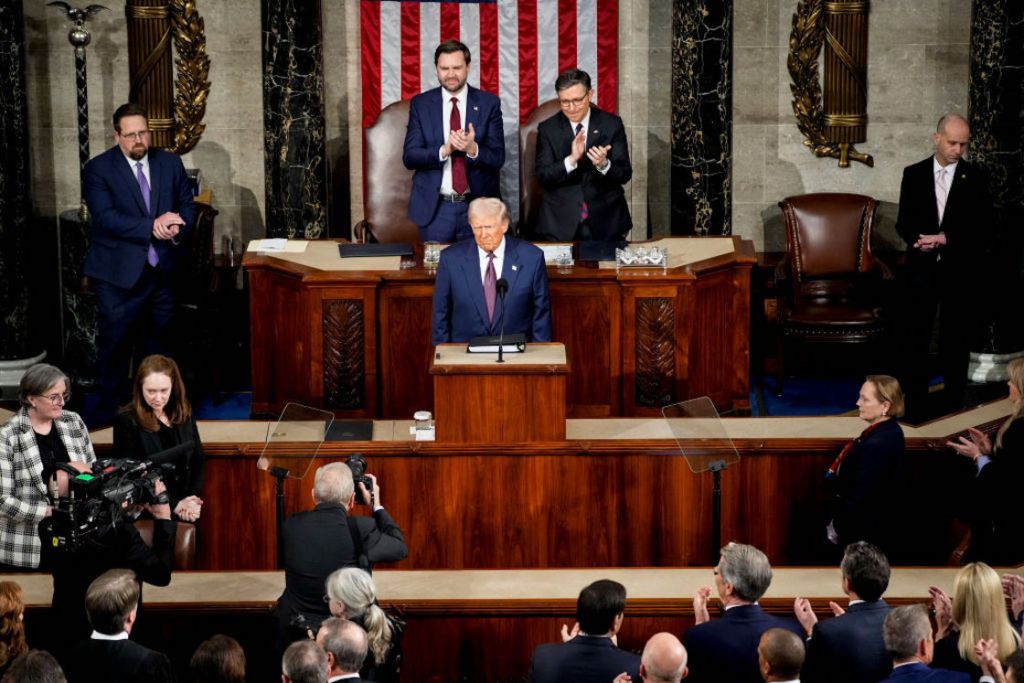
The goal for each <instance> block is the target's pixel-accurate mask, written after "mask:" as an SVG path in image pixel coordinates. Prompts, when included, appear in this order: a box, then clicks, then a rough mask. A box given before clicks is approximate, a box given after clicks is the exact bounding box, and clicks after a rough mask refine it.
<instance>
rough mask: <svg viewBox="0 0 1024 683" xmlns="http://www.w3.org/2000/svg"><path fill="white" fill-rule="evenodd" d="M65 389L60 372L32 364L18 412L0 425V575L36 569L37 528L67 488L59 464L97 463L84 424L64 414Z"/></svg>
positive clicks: (84, 467) (86, 466) (38, 556)
mask: <svg viewBox="0 0 1024 683" xmlns="http://www.w3.org/2000/svg"><path fill="white" fill-rule="evenodd" d="M69 385H70V382H69V381H68V377H67V375H65V374H64V373H63V372H61V371H60V370H59V369H58V368H55V367H54V366H52V365H48V364H46V363H36V364H35V365H33V366H32V367H30V368H29V369H28V370H26V371H25V374H24V375H23V376H22V378H21V386H20V389H21V391H20V398H21V409H20V410H18V412H16V413H15V414H14V415H13V416H12V417H11V419H10V420H8V421H7V424H5V425H3V427H0V572H6V573H9V572H24V571H36V570H37V568H40V562H41V560H44V559H45V558H44V557H43V544H42V542H41V541H40V526H41V525H42V524H43V523H44V522H46V521H47V519H48V518H49V517H51V516H52V515H53V501H54V499H55V498H57V495H58V493H63V491H62V490H61V489H62V488H66V486H67V483H66V482H67V476H68V475H67V472H66V471H65V470H63V469H62V466H68V467H71V468H73V469H77V470H79V471H88V469H89V465H91V464H92V462H93V461H94V460H96V455H95V454H94V453H93V449H92V442H91V441H90V440H89V430H88V428H87V427H86V426H85V422H83V421H82V418H81V417H79V416H78V414H77V413H73V412H71V411H70V410H64V405H65V404H66V403H67V402H68V400H70V398H71V391H70V390H69V389H70V386H69ZM47 564H48V561H46V562H43V566H42V568H43V569H44V570H45V569H48V567H47V566H46V565H47Z"/></svg>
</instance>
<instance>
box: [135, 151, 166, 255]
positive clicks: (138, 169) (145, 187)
mask: <svg viewBox="0 0 1024 683" xmlns="http://www.w3.org/2000/svg"><path fill="white" fill-rule="evenodd" d="M135 177H136V178H138V179H139V190H140V191H141V192H142V201H143V202H145V203H146V213H150V212H151V211H152V208H151V207H150V205H149V183H148V182H146V174H145V173H143V172H142V162H141V161H137V162H135ZM159 262H160V258H159V257H158V256H157V255H156V249H155V248H154V247H153V245H152V244H150V245H149V253H147V254H146V263H148V264H149V265H151V266H153V267H154V268H156V264H157V263H159Z"/></svg>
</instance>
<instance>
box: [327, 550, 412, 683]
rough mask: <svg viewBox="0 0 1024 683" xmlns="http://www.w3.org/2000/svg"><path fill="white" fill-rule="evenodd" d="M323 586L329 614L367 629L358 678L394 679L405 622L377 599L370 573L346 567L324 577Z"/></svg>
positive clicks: (380, 680)
mask: <svg viewBox="0 0 1024 683" xmlns="http://www.w3.org/2000/svg"><path fill="white" fill-rule="evenodd" d="M326 589H327V596H326V600H327V604H328V607H329V608H330V610H331V616H335V617H343V618H345V619H348V620H349V621H352V622H355V623H357V624H359V625H360V626H362V627H363V629H364V630H365V631H366V635H367V640H368V641H369V652H368V653H367V657H366V662H365V663H364V664H363V669H362V671H360V672H359V676H360V678H362V679H363V680H368V681H377V682H378V683H383V682H386V681H397V680H398V673H399V671H400V670H401V665H402V648H401V638H402V628H403V627H404V626H405V624H404V623H403V622H402V621H401V620H399V619H398V618H396V617H392V616H389V615H388V614H387V613H385V612H384V610H383V609H382V608H381V606H380V605H379V604H378V603H377V587H376V586H375V585H374V583H373V577H371V576H370V575H369V574H367V573H366V572H365V571H363V570H362V569H357V568H355V567H346V568H344V569H339V570H337V571H335V572H334V573H332V574H331V575H330V576H328V577H327V583H326Z"/></svg>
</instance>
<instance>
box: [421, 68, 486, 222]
mask: <svg viewBox="0 0 1024 683" xmlns="http://www.w3.org/2000/svg"><path fill="white" fill-rule="evenodd" d="M466 87H467V88H469V92H468V93H467V94H466V109H467V111H464V112H460V113H461V115H462V127H463V129H465V130H469V124H473V130H474V131H475V135H476V144H477V146H478V148H479V149H478V150H477V155H476V158H475V159H470V158H469V157H466V179H467V180H468V181H469V191H470V193H471V194H472V195H473V196H474V197H500V196H501V189H500V188H499V186H498V181H499V173H500V171H501V167H502V166H503V165H504V164H505V133H504V132H503V128H502V123H501V101H500V100H499V99H498V98H497V97H495V96H494V95H492V94H490V93H488V92H484V91H483V90H478V89H477V88H474V87H472V86H466ZM441 91H442V88H440V87H437V88H434V89H433V90H428V91H427V92H425V93H420V94H419V95H417V96H416V97H414V98H412V101H411V102H410V103H409V125H408V128H406V131H405V146H404V147H403V151H402V162H403V163H404V164H405V167H406V168H408V169H411V170H413V171H416V173H415V175H413V177H412V194H411V195H410V197H409V220H411V221H412V222H413V223H416V224H417V225H426V224H428V223H430V221H432V220H433V219H434V214H435V213H437V207H438V205H439V204H440V203H441V199H440V191H441V177H442V176H443V175H444V162H442V161H440V159H438V150H440V148H441V146H442V145H443V144H444V143H445V142H447V140H448V122H447V121H441V118H442V108H441ZM445 92H446V93H447V91H445ZM457 154H463V153H462V152H457Z"/></svg>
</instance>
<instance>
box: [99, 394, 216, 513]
mask: <svg viewBox="0 0 1024 683" xmlns="http://www.w3.org/2000/svg"><path fill="white" fill-rule="evenodd" d="M172 429H173V431H174V442H175V444H183V443H186V442H189V441H191V442H192V443H193V444H194V446H193V448H192V450H191V451H189V453H187V454H186V455H185V456H183V457H182V458H180V459H178V460H177V461H175V462H174V463H172V464H173V465H174V468H175V469H174V476H173V477H165V478H164V484H166V486H167V492H168V494H169V495H170V498H171V510H172V511H173V509H174V507H175V506H176V505H177V504H178V501H180V500H181V499H182V498H188V497H189V496H200V497H202V492H203V479H204V477H205V474H206V455H205V454H204V453H203V442H202V441H200V440H199V428H198V427H197V426H196V421H195V419H190V420H188V421H187V422H185V423H183V424H180V425H175V426H174V427H172ZM163 450H166V449H165V447H164V445H163V443H161V441H160V433H159V432H151V431H149V430H148V429H145V428H143V427H142V426H141V425H140V424H139V423H138V422H136V420H135V416H134V414H133V413H132V412H130V411H127V410H125V411H121V412H119V413H118V414H117V415H116V416H115V417H114V449H113V457H115V458H121V459H126V460H146V459H148V458H149V457H150V456H153V455H156V454H157V453H159V452H160V451H163Z"/></svg>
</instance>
